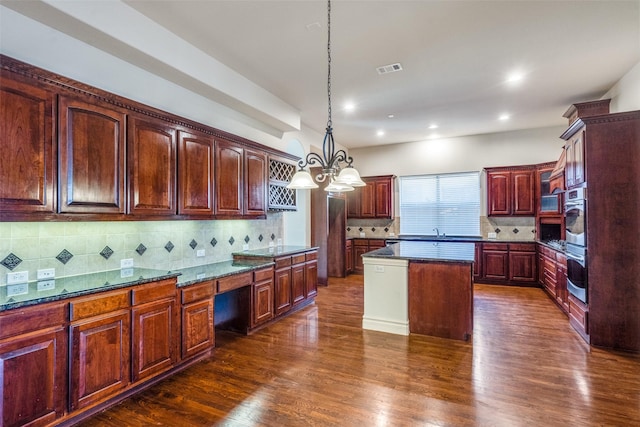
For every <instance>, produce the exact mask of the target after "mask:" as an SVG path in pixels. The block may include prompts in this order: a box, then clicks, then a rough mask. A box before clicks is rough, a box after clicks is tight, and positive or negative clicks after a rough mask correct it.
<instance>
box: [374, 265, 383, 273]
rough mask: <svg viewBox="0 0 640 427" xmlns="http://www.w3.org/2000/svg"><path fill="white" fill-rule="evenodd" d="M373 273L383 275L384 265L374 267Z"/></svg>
mask: <svg viewBox="0 0 640 427" xmlns="http://www.w3.org/2000/svg"><path fill="white" fill-rule="evenodd" d="M373 271H375V272H376V273H384V265H374V266H373Z"/></svg>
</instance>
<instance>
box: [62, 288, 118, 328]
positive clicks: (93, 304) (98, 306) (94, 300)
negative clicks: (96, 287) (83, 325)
mask: <svg viewBox="0 0 640 427" xmlns="http://www.w3.org/2000/svg"><path fill="white" fill-rule="evenodd" d="M124 308H129V290H128V289H127V290H121V291H114V292H109V293H106V294H99V295H94V296H90V297H85V298H78V299H77V300H72V301H71V303H69V313H70V319H69V320H71V321H74V320H79V319H85V318H87V317H92V316H98V315H100V314H104V313H110V312H112V311H117V310H121V309H124Z"/></svg>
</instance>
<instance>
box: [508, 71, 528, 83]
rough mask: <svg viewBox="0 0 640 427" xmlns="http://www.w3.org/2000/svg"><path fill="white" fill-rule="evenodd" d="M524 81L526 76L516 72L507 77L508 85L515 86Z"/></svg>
mask: <svg viewBox="0 0 640 427" xmlns="http://www.w3.org/2000/svg"><path fill="white" fill-rule="evenodd" d="M523 79H524V74H522V73H521V72H520V71H514V72H513V73H511V74H509V75H508V76H507V83H509V84H511V85H515V84H518V83H520V82H521V81H522V80H523Z"/></svg>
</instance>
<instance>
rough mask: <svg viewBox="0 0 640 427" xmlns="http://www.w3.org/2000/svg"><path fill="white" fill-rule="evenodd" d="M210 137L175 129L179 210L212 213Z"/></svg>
mask: <svg viewBox="0 0 640 427" xmlns="http://www.w3.org/2000/svg"><path fill="white" fill-rule="evenodd" d="M214 145H215V144H214V140H213V137H210V136H207V135H202V134H198V133H193V132H184V131H179V132H178V172H179V176H178V213H179V214H183V215H205V216H213V214H214V201H213V182H214Z"/></svg>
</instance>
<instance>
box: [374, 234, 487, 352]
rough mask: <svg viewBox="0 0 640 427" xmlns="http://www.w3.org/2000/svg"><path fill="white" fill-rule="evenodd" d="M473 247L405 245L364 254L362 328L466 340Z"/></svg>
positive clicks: (469, 327)
mask: <svg viewBox="0 0 640 427" xmlns="http://www.w3.org/2000/svg"><path fill="white" fill-rule="evenodd" d="M474 250H475V245H474V244H473V243H461V242H438V241H431V242H415V241H401V242H399V243H395V244H392V245H389V246H386V247H384V248H380V249H377V250H375V251H371V252H367V253H366V254H364V255H363V256H362V257H363V261H364V315H363V318H362V328H363V329H370V330H376V331H382V332H388V333H394V334H400V335H409V333H416V334H423V335H432V336H437V337H443V338H453V339H459V340H468V339H469V338H470V337H471V333H472V330H473V280H472V279H473V261H474Z"/></svg>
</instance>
